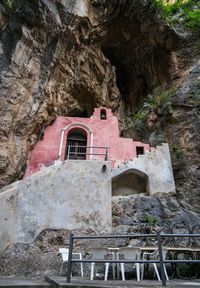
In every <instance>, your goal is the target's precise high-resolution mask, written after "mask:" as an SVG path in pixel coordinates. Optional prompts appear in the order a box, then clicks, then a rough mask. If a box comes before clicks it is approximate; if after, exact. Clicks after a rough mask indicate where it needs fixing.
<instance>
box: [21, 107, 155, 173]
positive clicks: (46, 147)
mask: <svg viewBox="0 0 200 288" xmlns="http://www.w3.org/2000/svg"><path fill="white" fill-rule="evenodd" d="M149 150H150V147H149V145H148V144H144V143H141V142H136V141H133V140H132V139H131V138H122V137H119V127H118V120H117V118H116V117H115V116H113V114H112V112H111V110H110V109H106V108H95V110H94V113H93V115H92V116H91V117H90V118H80V117H60V116H58V117H57V118H56V120H55V121H54V123H53V124H52V125H50V126H48V127H47V128H46V129H45V131H44V136H43V139H41V140H40V141H39V142H38V143H37V145H36V146H35V148H34V149H33V150H32V152H31V153H30V155H29V159H28V165H27V169H26V173H25V177H26V176H29V175H31V174H33V173H35V172H37V171H39V170H40V169H42V168H43V167H45V166H50V165H53V164H55V163H58V162H62V161H65V160H67V159H73V160H74V159H78V160H81V159H82V160H110V161H111V162H112V167H116V166H117V165H118V164H120V163H123V162H125V161H128V160H131V159H133V158H135V157H137V156H138V155H139V154H145V153H146V152H147V151H149Z"/></svg>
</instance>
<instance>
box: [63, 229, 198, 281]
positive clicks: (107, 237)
mask: <svg viewBox="0 0 200 288" xmlns="http://www.w3.org/2000/svg"><path fill="white" fill-rule="evenodd" d="M141 237H142V238H148V237H152V238H155V240H157V247H156V246H155V249H156V248H157V249H158V255H159V259H158V260H146V259H143V260H133V261H132V260H108V259H106V260H94V259H92V260H90V259H85V260H78V259H77V260H76V259H72V253H73V244H74V240H78V239H79V240H81V239H113V238H141ZM165 237H200V234H160V232H157V233H156V234H130V235H110V236H74V235H73V234H70V237H69V258H68V264H67V279H66V280H67V283H70V282H71V270H72V263H74V262H78V263H80V262H82V263H92V262H93V263H94V262H95V263H140V264H142V263H146V264H148V263H156V264H160V273H161V281H162V286H166V276H165V273H164V266H163V265H164V264H166V263H172V264H176V263H200V260H168V259H167V260H166V259H165V260H164V259H163V253H162V252H163V251H162V243H161V238H165Z"/></svg>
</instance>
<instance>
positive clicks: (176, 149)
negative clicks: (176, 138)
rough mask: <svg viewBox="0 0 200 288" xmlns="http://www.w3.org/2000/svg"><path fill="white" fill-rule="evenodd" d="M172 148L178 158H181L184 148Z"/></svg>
mask: <svg viewBox="0 0 200 288" xmlns="http://www.w3.org/2000/svg"><path fill="white" fill-rule="evenodd" d="M172 150H173V151H174V153H175V155H176V158H177V159H179V158H181V156H182V155H183V151H184V149H183V148H179V147H177V146H173V147H172Z"/></svg>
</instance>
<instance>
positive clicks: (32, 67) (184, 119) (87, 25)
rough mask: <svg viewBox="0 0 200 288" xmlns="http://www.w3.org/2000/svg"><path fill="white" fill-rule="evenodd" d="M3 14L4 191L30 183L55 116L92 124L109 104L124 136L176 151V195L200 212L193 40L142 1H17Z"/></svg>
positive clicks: (0, 164)
mask: <svg viewBox="0 0 200 288" xmlns="http://www.w3.org/2000/svg"><path fill="white" fill-rule="evenodd" d="M5 3H6V2H5ZM0 12H1V17H0V21H1V23H0V27H1V33H0V43H1V49H0V52H1V58H0V70H1V76H0V77H1V78H0V85H1V97H0V108H1V111H0V123H1V124H0V125H1V129H0V148H1V149H0V171H1V176H0V185H1V186H4V185H6V184H9V183H10V182H12V181H14V180H16V179H19V178H20V177H22V176H23V173H24V167H25V165H26V161H27V157H28V153H29V151H30V150H31V149H32V148H33V146H34V145H35V144H36V142H37V141H38V139H39V138H40V137H42V134H43V130H44V128H45V127H46V126H47V125H49V124H50V123H51V121H53V119H54V118H55V116H56V115H69V116H84V117H87V116H90V115H91V113H92V111H93V108H94V107H96V106H99V105H102V106H106V107H110V108H112V110H113V111H114V112H115V113H116V114H118V116H119V119H120V120H121V129H122V133H123V134H124V135H125V136H126V135H128V136H132V137H133V138H135V139H136V138H140V139H142V140H144V141H146V142H150V144H152V145H156V144H158V143H160V142H162V141H168V142H169V143H170V144H171V150H172V154H173V160H174V161H173V162H174V171H175V178H176V184H177V192H178V194H177V197H178V198H179V200H180V201H181V202H182V203H183V204H184V205H186V206H187V207H188V208H190V209H195V211H198V207H199V206H198V201H197V199H198V197H199V181H200V180H199V178H200V176H199V175H200V174H199V153H200V152H199V147H198V143H199V140H200V139H199V137H200V136H199V135H200V134H199V127H200V126H199V121H200V120H199V103H200V102H199V97H200V96H199V83H200V82H199V77H200V76H199V74H200V70H199V62H198V53H196V51H198V50H197V49H196V48H197V45H196V44H195V43H196V42H195V40H194V39H193V38H192V37H191V35H190V34H184V36H183V35H182V36H181V35H178V34H177V33H176V31H175V30H173V29H171V28H170V27H169V26H168V25H167V24H165V23H164V22H163V21H162V20H161V18H160V17H159V15H158V14H157V12H156V10H155V9H154V8H152V6H151V5H150V1H143V0H140V1H129V0H126V1H107V0H104V1H98V0H96V1H94V0H91V1H84V0H80V1H78V0H77V1H67V2H66V1H64V0H63V1H62V0H60V1H54V2H52V1H48V0H34V1H31V2H30V1H28V0H27V1H22V0H15V1H13V6H12V8H11V9H10V8H9V9H8V7H5V5H4V4H0ZM192 41H193V42H192ZM191 42H192V45H191V44H190V43H191ZM191 46H192V47H193V49H191V48H190V47H191ZM195 47H196V48H195ZM189 55H190V57H189ZM156 87H160V88H159V89H160V90H158V88H156ZM172 87H174V88H173V89H175V90H174V92H173V95H171V96H172V97H171V96H170V97H171V98H170V99H168V98H167V97H168V96H169V95H168V94H167V95H168V96H167V97H166V95H164V96H163V99H164V101H162V99H161V97H160V95H161V94H162V93H163V91H165V90H168V89H169V88H170V89H171V88H172ZM155 88H156V89H157V90H156V89H155ZM155 91H157V92H155ZM156 93H157V94H156ZM159 97H160V98H159ZM166 99H167V101H166ZM156 101H157V102H156ZM138 109H140V110H138ZM142 109H144V111H145V112H144V111H143V110H142ZM137 111H139V112H137ZM134 113H136V114H134ZM142 113H143V114H142ZM144 115H145V117H143V116H144ZM137 117H138V119H137ZM138 121H140V123H139V124H140V125H139V129H138V125H136V124H138ZM135 122H137V123H135ZM141 127H142V129H141ZM189 195H190V196H191V195H192V197H189ZM188 198H189V200H188Z"/></svg>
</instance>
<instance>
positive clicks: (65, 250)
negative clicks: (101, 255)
mask: <svg viewBox="0 0 200 288" xmlns="http://www.w3.org/2000/svg"><path fill="white" fill-rule="evenodd" d="M59 253H60V254H61V256H62V265H61V267H60V273H59V275H61V272H62V269H63V265H64V264H65V263H67V262H68V259H69V249H68V248H59ZM73 256H77V257H76V259H77V258H78V259H79V260H82V259H83V258H82V253H80V252H77V253H76V252H74V253H72V257H73ZM80 266H81V277H83V263H82V262H81V263H80Z"/></svg>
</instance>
